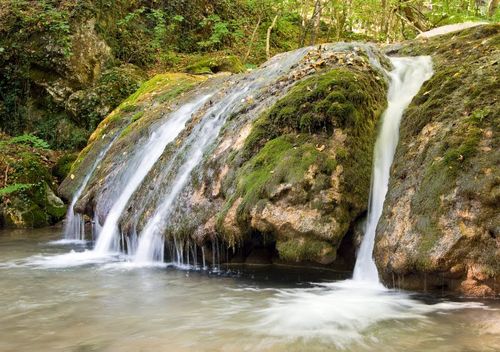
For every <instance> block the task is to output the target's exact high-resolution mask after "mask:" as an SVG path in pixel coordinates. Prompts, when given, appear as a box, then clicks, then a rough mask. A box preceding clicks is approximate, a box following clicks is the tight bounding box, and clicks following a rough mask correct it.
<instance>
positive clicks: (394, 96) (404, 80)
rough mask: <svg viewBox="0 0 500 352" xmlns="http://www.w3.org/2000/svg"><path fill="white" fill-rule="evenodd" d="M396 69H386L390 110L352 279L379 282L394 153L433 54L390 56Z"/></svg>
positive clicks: (376, 158) (380, 134)
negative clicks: (379, 236) (378, 243)
mask: <svg viewBox="0 0 500 352" xmlns="http://www.w3.org/2000/svg"><path fill="white" fill-rule="evenodd" d="M391 63H392V65H393V66H394V69H393V70H392V71H390V72H387V74H388V76H389V91H388V94H387V109H386V110H385V112H384V114H383V116H382V118H381V119H382V124H381V127H380V131H379V132H378V136H377V141H376V143H375V150H374V155H373V170H372V181H371V189H370V200H369V204H368V218H367V221H366V226H365V231H364V237H363V241H362V243H361V247H360V249H359V252H358V255H357V259H356V265H355V267H354V275H353V279H354V280H355V281H362V282H371V283H374V284H375V285H377V284H378V282H379V278H378V272H377V267H376V266H375V262H374V260H373V246H374V242H375V232H376V230H377V224H378V221H379V219H380V216H381V215H382V210H383V208H384V200H385V196H386V194H387V188H388V185H389V176H390V171H391V165H392V161H393V159H394V153H395V152H396V147H397V146H398V141H399V125H400V122H401V118H402V116H403V113H404V111H405V109H406V108H407V107H408V105H409V104H410V103H411V101H412V99H413V97H414V96H415V95H416V94H417V93H418V91H419V90H420V87H421V86H422V84H423V83H424V82H425V81H426V80H428V79H429V78H431V76H432V73H433V71H432V60H431V58H430V56H420V57H412V58H391Z"/></svg>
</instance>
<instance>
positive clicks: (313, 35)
mask: <svg viewBox="0 0 500 352" xmlns="http://www.w3.org/2000/svg"><path fill="white" fill-rule="evenodd" d="M322 9H323V7H322V6H321V0H316V3H315V4H314V14H313V16H315V17H314V25H313V30H312V33H311V41H310V45H314V44H315V42H316V37H317V36H318V32H319V26H320V24H321V11H322Z"/></svg>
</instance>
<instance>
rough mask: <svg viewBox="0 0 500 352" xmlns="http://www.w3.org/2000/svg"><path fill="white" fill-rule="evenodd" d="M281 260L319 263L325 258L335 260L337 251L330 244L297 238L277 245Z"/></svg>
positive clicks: (279, 242)
mask: <svg viewBox="0 0 500 352" xmlns="http://www.w3.org/2000/svg"><path fill="white" fill-rule="evenodd" d="M276 249H277V250H278V253H279V256H280V259H282V260H284V261H287V262H302V261H317V260H320V259H321V258H324V257H330V258H331V260H333V259H334V258H335V256H336V249H335V247H333V246H332V245H331V244H330V243H328V242H325V241H317V240H313V239H309V238H297V239H290V240H287V241H278V242H277V243H276Z"/></svg>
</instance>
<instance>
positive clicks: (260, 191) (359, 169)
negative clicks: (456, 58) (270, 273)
mask: <svg viewBox="0 0 500 352" xmlns="http://www.w3.org/2000/svg"><path fill="white" fill-rule="evenodd" d="M386 88H387V86H386V83H385V80H384V78H383V77H382V76H381V75H380V74H379V72H378V71H375V70H373V69H371V68H369V67H356V66H353V67H350V68H345V67H338V68H335V69H330V70H328V71H326V72H321V73H319V74H317V75H314V76H313V77H310V78H307V79H305V80H303V81H301V82H299V83H297V84H296V85H295V86H294V87H293V88H292V89H291V90H290V91H289V92H288V94H286V95H285V96H284V97H283V98H282V99H280V100H279V101H278V102H277V103H275V104H274V105H273V106H272V107H271V108H270V109H269V110H268V111H267V112H264V113H263V114H262V115H261V117H260V118H259V119H257V120H256V122H255V123H254V125H253V128H252V130H251V132H250V134H249V136H248V137H247V138H246V141H245V144H244V146H243V148H242V149H241V150H240V151H238V152H237V153H236V154H235V155H233V156H232V157H231V164H233V166H232V167H234V168H235V171H233V172H229V173H228V174H229V176H228V178H226V180H225V181H224V184H225V185H226V186H225V187H226V189H225V192H227V196H228V197H227V201H226V203H225V205H224V206H223V207H222V210H221V212H220V213H219V214H218V221H217V227H218V229H219V231H220V232H221V233H223V234H224V236H225V238H226V240H227V241H228V242H229V243H235V242H236V243H237V242H239V241H241V240H242V238H234V237H235V236H243V238H245V236H251V235H252V233H255V232H256V231H257V232H264V233H265V235H266V236H269V237H271V238H272V239H273V240H274V241H275V242H276V247H277V250H278V252H279V256H280V259H281V260H284V261H286V262H302V261H312V262H316V263H321V264H330V263H331V262H333V261H334V260H335V258H336V250H337V248H338V246H339V244H340V241H341V240H342V238H343V237H344V235H345V234H346V233H347V231H348V229H349V228H350V227H351V225H352V223H353V222H354V221H355V220H356V218H357V217H358V216H360V215H361V214H362V213H363V212H364V211H366V207H367V205H368V194H369V189H370V175H371V164H372V155H373V147H374V144H375V139H376V127H377V121H378V118H379V117H380V116H381V114H382V112H383V110H384V108H385V106H386ZM231 185H236V187H232V186H231ZM232 216H235V219H231V218H230V217H232ZM312 219H314V220H312ZM235 221H236V223H237V225H238V227H239V228H240V231H239V232H235V231H234V223H235ZM226 228H227V229H226Z"/></svg>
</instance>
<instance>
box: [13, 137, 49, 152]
mask: <svg viewBox="0 0 500 352" xmlns="http://www.w3.org/2000/svg"><path fill="white" fill-rule="evenodd" d="M9 143H12V144H26V145H31V146H33V147H35V148H40V149H50V146H49V144H48V143H47V142H45V141H44V140H43V139H41V138H38V137H37V136H34V135H32V134H23V135H20V136H16V137H12V138H11V139H10V140H9Z"/></svg>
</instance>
